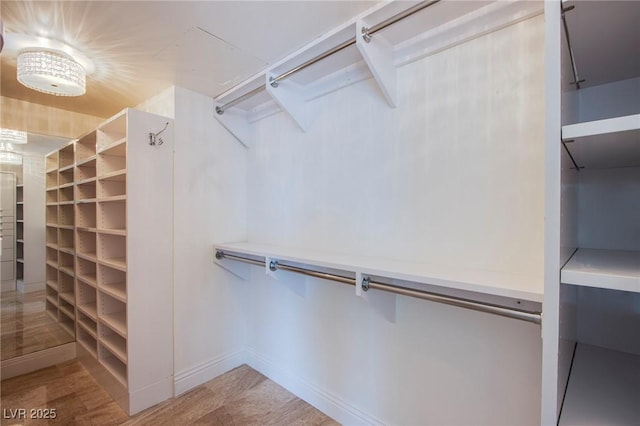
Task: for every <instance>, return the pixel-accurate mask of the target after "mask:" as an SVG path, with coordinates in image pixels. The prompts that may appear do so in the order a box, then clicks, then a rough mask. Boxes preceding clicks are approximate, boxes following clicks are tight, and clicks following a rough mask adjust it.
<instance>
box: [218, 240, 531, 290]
mask: <svg viewBox="0 0 640 426" xmlns="http://www.w3.org/2000/svg"><path fill="white" fill-rule="evenodd" d="M214 247H215V248H216V249H218V250H223V251H226V252H233V253H237V254H240V255H242V254H247V255H253V256H260V257H269V258H272V259H277V260H281V261H287V262H295V263H302V264H307V265H314V266H318V267H323V268H332V269H339V270H343V271H350V272H361V273H363V274H365V275H372V276H379V277H384V278H390V279H399V280H406V281H410V282H414V283H419V284H428V285H435V286H441V287H446V288H451V289H456V290H465V291H472V292H476V293H482V294H488V295H494V296H501V297H509V298H514V299H519V300H527V301H532V302H542V298H543V289H542V283H541V282H539V281H540V280H537V279H536V278H535V277H530V276H525V275H515V274H507V273H504V272H499V271H489V270H481V269H468V268H464V267H461V266H457V267H449V266H443V265H436V264H429V263H423V262H420V263H419V262H405V261H400V260H395V259H387V258H375V257H366V256H357V255H351V254H341V253H333V252H325V251H320V250H313V249H304V248H289V247H280V246H273V245H268V244H256V243H246V242H243V243H230V244H214ZM514 284H516V285H517V286H518V287H517V288H516V287H514Z"/></svg>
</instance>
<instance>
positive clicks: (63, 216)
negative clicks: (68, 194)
mask: <svg viewBox="0 0 640 426" xmlns="http://www.w3.org/2000/svg"><path fill="white" fill-rule="evenodd" d="M73 217H74V214H73V205H64V206H58V225H59V226H71V227H73V226H74V223H75V222H74V220H73Z"/></svg>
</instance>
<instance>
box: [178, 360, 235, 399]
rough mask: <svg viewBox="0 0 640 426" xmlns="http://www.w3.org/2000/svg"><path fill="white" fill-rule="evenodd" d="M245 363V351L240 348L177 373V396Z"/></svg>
mask: <svg viewBox="0 0 640 426" xmlns="http://www.w3.org/2000/svg"><path fill="white" fill-rule="evenodd" d="M244 363H245V352H244V351H242V350H240V351H236V352H231V353H227V354H222V355H219V356H217V357H215V358H213V359H210V360H208V361H205V362H203V363H201V364H198V365H196V366H194V367H191V368H189V369H188V370H185V371H182V372H180V373H178V374H175V376H174V377H175V382H174V383H175V385H174V386H175V396H179V395H181V394H183V393H185V392H187V391H189V390H191V389H193V388H195V387H196V386H198V385H201V384H203V383H206V382H208V381H209V380H212V379H215V378H216V377H218V376H220V375H222V374H224V373H226V372H227V371H230V370H233V369H234V368H236V367H239V366H241V365H242V364H244Z"/></svg>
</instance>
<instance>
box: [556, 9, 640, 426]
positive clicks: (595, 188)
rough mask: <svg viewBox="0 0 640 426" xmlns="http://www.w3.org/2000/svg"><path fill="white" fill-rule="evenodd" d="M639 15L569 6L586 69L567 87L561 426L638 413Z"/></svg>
mask: <svg viewBox="0 0 640 426" xmlns="http://www.w3.org/2000/svg"><path fill="white" fill-rule="evenodd" d="M571 5H572V2H568V3H563V6H564V7H565V8H566V7H570V6H571ZM604 12H606V14H607V16H603V13H604ZM633 13H635V14H636V15H637V14H638V13H640V9H639V8H638V7H637V5H633V4H631V3H628V4H627V3H625V4H622V3H619V4H615V5H611V7H610V6H609V5H605V4H604V3H599V2H580V3H576V4H575V8H572V9H571V10H569V11H567V12H565V19H566V23H567V29H568V32H569V34H570V35H571V37H570V42H571V48H572V49H571V52H572V54H573V55H575V57H574V60H575V63H576V64H586V66H584V67H581V68H578V70H579V72H580V74H579V78H580V79H581V80H584V81H583V82H582V84H581V86H580V87H579V90H575V87H574V88H565V90H564V93H563V107H564V110H563V120H564V123H566V124H565V125H563V126H562V142H563V144H564V152H563V155H565V157H564V158H563V160H564V161H563V163H564V166H563V169H562V182H563V188H562V196H563V212H562V226H563V228H562V232H561V235H562V236H563V241H562V243H561V245H562V246H565V247H573V248H575V249H576V250H575V252H574V253H573V255H572V256H571V257H570V258H569V259H568V261H567V262H566V264H565V265H564V266H563V267H562V269H561V274H560V315H561V331H560V339H561V340H566V341H567V342H569V343H571V347H572V348H574V353H573V354H572V355H573V360H572V364H571V368H570V369H569V370H568V371H569V373H568V374H569V376H568V379H567V381H566V382H563V379H564V377H563V376H560V381H561V383H563V384H564V383H566V393H565V397H564V402H563V405H562V410H561V414H560V418H559V424H560V425H581V424H619V425H625V424H629V425H631V424H637V422H638V419H639V418H640V404H639V401H640V341H638V338H637V336H638V335H637V332H636V331H635V330H637V329H639V328H640V317H638V315H637V305H638V303H640V239H639V238H638V235H640V202H639V199H640V197H639V195H640V99H639V97H638V93H639V92H638V89H637V88H638V87H640V86H639V84H640V67H638V66H635V65H633V63H632V62H630V61H628V58H629V56H630V55H631V52H633V49H635V47H634V40H637V38H638V36H640V31H638V29H637V28H636V29H634V30H632V29H631V28H625V27H624V25H625V24H624V23H627V25H629V23H630V22H631V21H630V20H629V19H628V17H629V16H630V14H633ZM587 22H591V23H592V24H593V23H596V22H597V23H598V25H602V28H596V27H594V25H587V24H586V23H587ZM614 28H615V30H614ZM602 32H608V33H609V36H608V37H607V38H605V39H601V38H598V42H599V44H596V43H594V42H593V37H597V36H596V34H602ZM633 34H635V35H633ZM616 36H617V38H616ZM564 42H565V45H564V46H563V52H562V54H563V55H566V56H565V58H564V59H565V61H564V62H565V64H566V68H567V69H568V68H569V64H570V59H571V58H570V57H569V49H568V46H567V45H566V43H567V41H566V39H565V40H564ZM602 55H608V57H607V60H606V61H603V59H602ZM604 62H606V63H607V64H606V66H604V67H602V68H600V65H597V66H596V64H599V63H604ZM634 67H635V68H634ZM572 73H574V74H575V68H573V70H572ZM567 74H568V72H567ZM622 76H624V77H622ZM573 80H575V78H573ZM594 80H595V83H593V81H594ZM567 81H569V80H567ZM566 83H567V82H563V84H566ZM569 355H571V354H565V355H563V356H564V357H568V356H569ZM559 392H562V389H560V390H559Z"/></svg>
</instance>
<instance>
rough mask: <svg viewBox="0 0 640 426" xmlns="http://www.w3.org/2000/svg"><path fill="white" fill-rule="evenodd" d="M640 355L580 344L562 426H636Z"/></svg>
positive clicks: (639, 411) (639, 413) (639, 401)
mask: <svg viewBox="0 0 640 426" xmlns="http://www.w3.org/2000/svg"><path fill="white" fill-rule="evenodd" d="M638 419H640V355H633V354H628V353H623V352H618V351H613V350H610V349H604V348H600V347H597V346H591V345H585V344H578V347H577V349H576V354H575V358H574V361H573V366H572V367H571V376H570V378H569V384H568V386H567V393H566V396H565V400H564V404H563V407H562V415H561V416H560V421H559V425H561V426H562V425H637V424H638Z"/></svg>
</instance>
